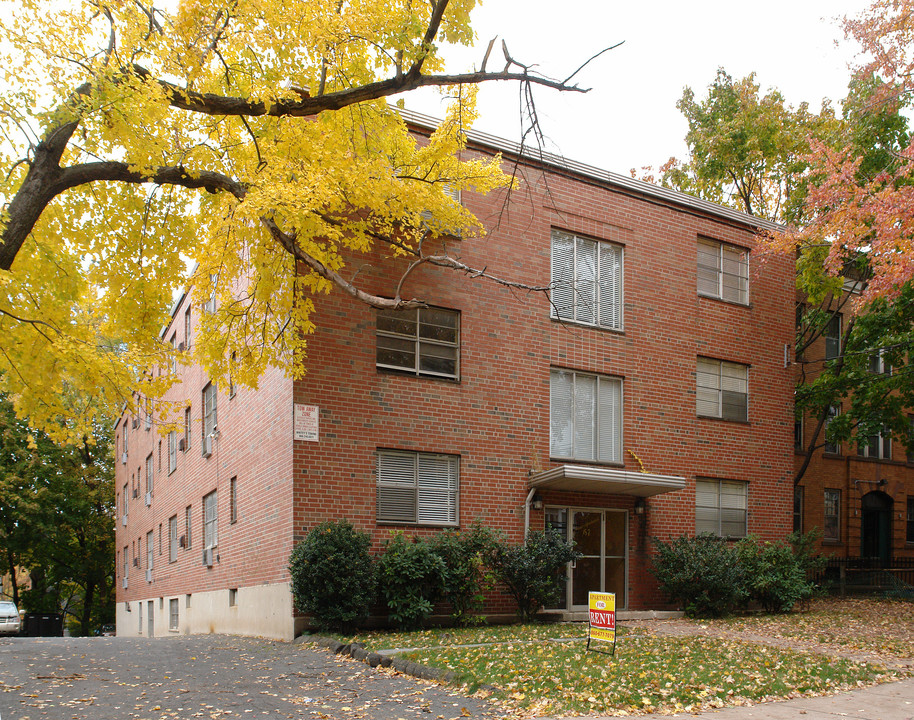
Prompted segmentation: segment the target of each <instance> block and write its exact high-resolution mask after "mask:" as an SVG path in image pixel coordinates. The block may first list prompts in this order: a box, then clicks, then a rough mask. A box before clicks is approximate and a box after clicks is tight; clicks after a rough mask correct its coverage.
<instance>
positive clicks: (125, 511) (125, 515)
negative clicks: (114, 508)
mask: <svg viewBox="0 0 914 720" xmlns="http://www.w3.org/2000/svg"><path fill="white" fill-rule="evenodd" d="M127 492H128V491H127V483H124V517H127V509H128V507H129V505H128V502H127Z"/></svg>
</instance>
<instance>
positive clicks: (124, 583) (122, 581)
mask: <svg viewBox="0 0 914 720" xmlns="http://www.w3.org/2000/svg"><path fill="white" fill-rule="evenodd" d="M121 587H122V588H124V590H126V589H127V578H124V579H123V580H121Z"/></svg>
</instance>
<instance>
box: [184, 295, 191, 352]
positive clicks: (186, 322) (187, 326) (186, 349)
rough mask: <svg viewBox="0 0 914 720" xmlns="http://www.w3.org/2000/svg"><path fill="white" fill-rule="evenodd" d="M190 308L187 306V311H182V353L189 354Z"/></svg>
mask: <svg viewBox="0 0 914 720" xmlns="http://www.w3.org/2000/svg"><path fill="white" fill-rule="evenodd" d="M191 307H193V306H192V305H188V306H187V309H185V310H184V352H190V340H191V322H190V317H191Z"/></svg>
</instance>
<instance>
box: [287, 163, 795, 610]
mask: <svg viewBox="0 0 914 720" xmlns="http://www.w3.org/2000/svg"><path fill="white" fill-rule="evenodd" d="M504 200H505V198H504V194H503V193H493V194H491V195H490V196H489V197H485V198H483V197H479V196H477V195H474V194H472V193H464V196H463V201H464V203H465V204H466V205H467V206H468V207H469V208H470V209H471V210H472V211H473V212H474V213H476V214H477V216H478V217H480V218H481V219H482V220H483V221H484V222H486V223H487V224H488V226H489V227H490V228H491V232H490V234H489V235H488V237H487V238H485V239H482V240H471V239H465V240H462V241H458V242H454V243H452V249H455V250H457V251H459V254H460V257H461V259H462V260H463V261H464V262H466V263H467V264H469V265H471V266H475V267H479V268H483V267H484V268H486V269H487V271H488V272H489V273H491V274H493V275H498V276H500V277H505V278H509V279H512V280H520V281H523V282H527V283H530V284H538V285H547V284H548V283H549V281H550V231H551V228H553V227H555V228H560V229H564V230H569V231H573V232H576V233H580V234H583V235H587V236H589V237H592V238H595V239H602V240H609V241H612V242H615V243H619V244H621V245H623V246H624V288H625V290H624V326H625V329H624V331H623V332H613V331H608V330H600V329H594V328H591V327H582V326H574V325H563V324H560V323H557V322H555V321H553V320H551V319H550V317H549V305H548V303H547V301H546V299H545V298H544V297H543V296H542V294H539V293H526V292H521V291H517V290H514V291H511V290H508V289H505V288H503V287H501V286H498V285H496V284H493V283H491V282H487V281H485V280H481V279H469V278H467V277H464V276H461V275H460V274H458V273H455V272H453V271H449V270H443V269H438V268H432V267H428V266H425V267H423V268H420V269H419V270H417V271H415V272H413V273H412V274H411V275H410V277H409V279H408V281H407V283H406V285H405V287H404V289H403V292H402V294H403V296H404V297H420V298H424V299H426V300H428V302H429V303H431V304H434V305H439V306H443V307H447V308H452V309H457V310H460V312H461V349H460V361H461V377H460V380H459V382H454V381H448V380H439V379H429V378H422V377H411V376H405V375H398V374H396V373H391V372H385V371H380V370H378V369H377V368H376V367H375V322H374V312H373V311H372V310H371V309H370V308H368V307H366V306H364V305H361V304H359V303H357V302H355V301H352V300H350V299H349V298H347V297H345V296H343V295H342V294H340V293H336V294H334V295H333V296H331V297H329V298H327V297H322V298H320V304H319V310H318V312H317V313H316V314H315V317H314V320H315V322H316V324H317V326H318V328H319V330H318V332H317V333H316V334H315V335H314V336H313V337H312V338H311V339H310V340H309V349H308V363H307V364H308V374H307V376H306V377H305V379H304V380H302V381H300V382H296V383H295V401H296V402H301V403H308V404H313V405H318V406H320V433H321V440H320V442H319V443H307V442H297V443H295V451H294V452H295V496H294V507H295V522H294V526H295V533H296V534H297V535H299V536H301V535H303V534H304V533H306V532H307V530H308V529H309V528H310V527H312V526H313V525H314V524H316V523H317V522H319V521H321V520H324V519H327V518H339V517H345V518H348V519H349V520H351V521H352V522H354V523H355V524H356V525H358V526H360V527H362V528H365V529H367V530H369V531H370V532H371V533H372V535H373V537H374V540H375V548H376V549H378V548H380V545H381V543H382V542H383V539H384V538H385V537H386V536H387V533H388V531H389V530H392V529H396V528H395V527H394V526H388V525H379V524H378V523H376V521H375V477H374V458H375V451H376V450H377V449H378V448H395V449H408V450H417V451H424V452H440V453H453V454H458V455H459V456H460V499H459V507H460V524H461V525H462V526H465V525H467V524H469V523H470V522H472V521H473V520H474V519H477V518H479V519H481V520H482V521H483V522H485V523H486V524H487V525H489V526H491V527H494V528H497V529H499V530H501V531H503V532H504V533H505V534H506V536H507V537H508V538H510V539H511V540H514V541H520V540H521V538H522V534H523V521H524V499H525V497H526V495H527V492H528V485H527V480H528V477H529V474H530V473H531V472H533V471H539V470H543V469H548V468H550V467H553V466H555V465H557V464H558V463H554V462H552V461H551V460H550V457H549V370H550V367H563V368H570V369H574V370H582V371H589V372H597V373H602V374H608V375H613V376H618V377H621V378H623V383H624V385H623V394H624V418H623V428H624V429H623V437H624V448H625V456H624V466H625V468H626V469H628V470H634V471H638V470H639V465H638V463H637V461H636V460H635V459H634V458H633V457H632V455H631V454H630V453H629V452H628V451H632V452H633V453H635V454H637V456H638V457H639V458H640V459H641V460H642V462H643V463H644V466H645V468H646V469H647V471H649V472H652V473H657V474H664V475H681V476H684V477H685V478H686V479H687V481H688V484H687V487H686V489H685V490H682V491H679V492H675V493H670V494H667V495H662V496H657V497H655V498H652V499H650V500H649V501H648V510H647V513H646V514H645V516H644V518H645V519H644V520H643V521H642V520H641V519H640V518H637V517H635V516H634V515H631V516H630V518H631V519H630V537H629V544H630V563H629V580H630V603H629V604H630V607H632V608H642V607H649V606H658V605H659V604H662V600H661V599H660V598H659V597H658V596H657V594H656V591H655V589H654V587H653V583H652V581H651V580H650V578H649V575H648V574H647V570H646V559H645V552H646V551H647V549H648V548H649V546H650V542H649V538H650V537H651V536H655V535H656V536H661V537H664V538H666V537H671V536H677V535H679V534H682V533H687V534H692V533H694V529H695V521H694V507H693V505H694V478H695V477H696V476H698V477H711V478H722V479H735V480H745V481H747V482H748V483H749V530H750V532H755V533H759V534H760V535H762V536H763V537H766V538H775V537H783V536H784V535H786V534H787V533H788V532H789V531H790V517H791V516H790V509H791V498H792V486H791V467H792V453H791V447H792V445H791V431H792V427H793V426H792V423H793V414H792V402H793V370H792V369H788V368H785V367H784V346H785V345H788V346H791V347H792V344H793V319H794V316H793V306H794V297H793V263H792V261H791V260H790V259H783V258H771V259H769V260H768V261H767V262H765V263H762V262H760V261H759V260H758V258H757V256H756V254H755V253H754V252H753V253H752V255H751V259H750V305H749V306H748V307H745V306H740V305H735V304H732V303H726V302H722V301H717V300H713V299H707V298H699V297H698V296H697V291H696V252H697V250H696V247H697V238H698V236H699V235H702V236H707V237H710V238H713V239H716V240H720V241H723V242H727V243H732V244H736V245H740V246H743V247H747V248H754V245H755V242H754V239H753V234H752V232H750V231H749V230H748V229H746V228H743V227H738V226H735V225H734V224H732V223H730V222H727V221H723V220H719V219H715V218H713V217H710V216H705V215H702V214H701V213H697V212H694V211H687V210H684V209H677V208H674V207H670V206H667V205H664V204H662V203H660V202H658V201H655V200H649V199H645V198H641V197H633V196H629V195H626V194H624V193H622V192H619V191H614V190H612V189H609V188H607V187H604V186H601V185H600V184H598V183H596V182H591V181H587V182H585V181H583V180H581V179H580V178H570V177H561V176H559V175H556V174H552V175H551V176H550V177H549V178H548V183H547V182H545V179H544V177H543V176H542V175H540V174H538V173H537V172H536V171H533V170H530V169H528V170H527V171H526V172H525V174H524V182H523V184H522V185H521V187H520V188H519V189H518V190H516V191H514V193H513V194H512V197H511V202H510V203H509V204H508V205H507V207H505V206H504ZM496 221H497V222H496ZM374 260H375V263H374V264H373V266H372V267H363V269H362V270H361V272H360V275H359V277H360V280H362V281H363V282H364V281H368V282H369V284H370V286H371V288H372V289H373V290H375V291H376V292H379V293H381V294H385V295H388V296H390V295H392V294H393V292H394V290H395V288H396V285H397V280H398V278H399V275H398V272H396V271H395V270H394V265H393V264H391V263H390V262H388V261H384V260H383V259H382V258H381V257H380V256H377V257H376V258H374ZM363 262H364V261H363ZM382 262H384V265H383V268H382V267H381V263H382ZM402 267H403V266H402V265H401V266H400V267H399V268H397V270H399V269H402ZM698 355H703V356H709V357H713V358H717V359H721V360H730V361H735V362H740V363H744V364H748V365H749V366H750V370H749V422H748V423H734V422H726V421H718V420H708V419H701V418H697V417H696V408H695V365H696V357H697V356H698ZM545 497H546V502H547V503H548V504H552V503H555V504H571V505H580V506H593V507H613V508H631V506H632V502H633V498H629V497H615V496H602V495H594V494H577V495H568V494H559V493H548V492H547V493H545ZM542 523H543V514H542V512H533V513H532V526H533V527H534V528H536V527H542ZM405 529H406V530H408V531H410V532H418V533H420V534H428V533H432V532H434V531H435V530H434V529H433V528H415V527H406V528H405Z"/></svg>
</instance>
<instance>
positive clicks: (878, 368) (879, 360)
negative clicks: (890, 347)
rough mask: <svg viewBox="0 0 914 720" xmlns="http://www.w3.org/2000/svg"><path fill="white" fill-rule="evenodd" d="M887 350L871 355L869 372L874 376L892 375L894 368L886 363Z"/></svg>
mask: <svg viewBox="0 0 914 720" xmlns="http://www.w3.org/2000/svg"><path fill="white" fill-rule="evenodd" d="M885 355H886V350H885V348H879V349H878V350H877V351H876V352H874V353H870V357H869V371H870V372H871V373H873V374H874V375H891V374H892V366H891V365H890V364H889V363H888V362H886V359H885Z"/></svg>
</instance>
